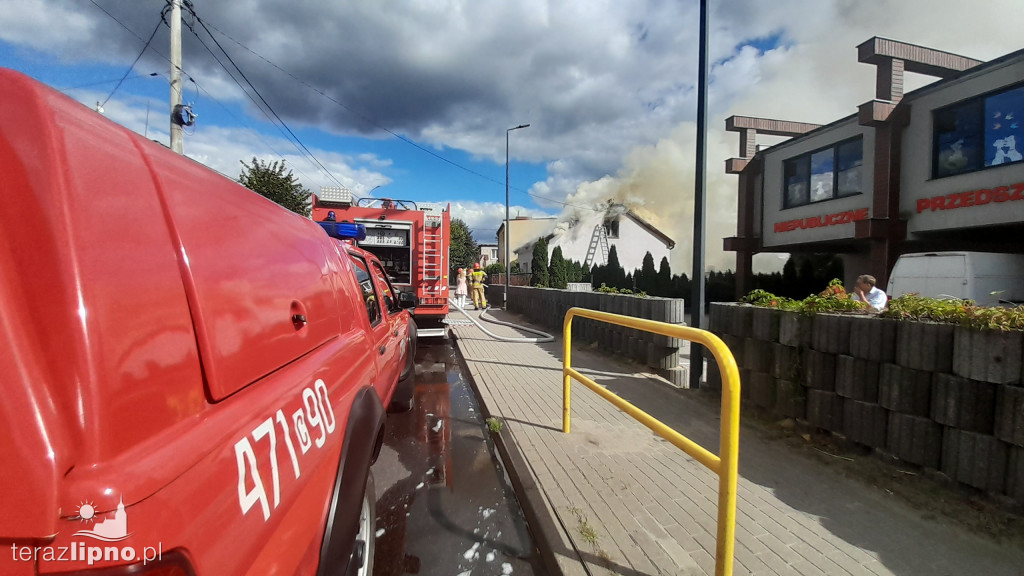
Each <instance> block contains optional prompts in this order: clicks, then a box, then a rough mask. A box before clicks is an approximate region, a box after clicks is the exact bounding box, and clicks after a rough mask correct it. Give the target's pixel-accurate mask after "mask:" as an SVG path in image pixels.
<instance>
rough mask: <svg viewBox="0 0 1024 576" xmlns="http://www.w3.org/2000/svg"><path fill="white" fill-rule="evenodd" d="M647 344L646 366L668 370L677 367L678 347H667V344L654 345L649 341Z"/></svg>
mask: <svg viewBox="0 0 1024 576" xmlns="http://www.w3.org/2000/svg"><path fill="white" fill-rule="evenodd" d="M646 344H647V366H650V367H651V368H662V369H665V370H668V369H670V368H678V367H679V349H678V348H669V347H667V346H656V345H654V344H651V343H649V342H648V343H646Z"/></svg>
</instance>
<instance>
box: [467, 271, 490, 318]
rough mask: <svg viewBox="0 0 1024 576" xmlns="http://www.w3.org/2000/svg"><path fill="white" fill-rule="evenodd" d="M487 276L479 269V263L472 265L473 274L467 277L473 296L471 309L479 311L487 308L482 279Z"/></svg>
mask: <svg viewBox="0 0 1024 576" xmlns="http://www.w3.org/2000/svg"><path fill="white" fill-rule="evenodd" d="M485 278H487V274H486V273H484V271H483V270H481V269H480V263H479V262H476V263H474V264H473V272H472V273H470V275H469V280H470V282H469V283H470V293H471V294H472V295H473V309H474V310H479V309H481V308H486V307H487V298H486V297H485V296H484V279H485Z"/></svg>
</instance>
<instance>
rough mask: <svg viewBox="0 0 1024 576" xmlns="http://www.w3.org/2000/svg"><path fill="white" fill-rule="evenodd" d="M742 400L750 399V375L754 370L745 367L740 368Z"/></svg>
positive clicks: (747, 400)
mask: <svg viewBox="0 0 1024 576" xmlns="http://www.w3.org/2000/svg"><path fill="white" fill-rule="evenodd" d="M739 372H740V400H743V401H744V402H749V401H750V376H751V374H752V372H751V371H750V370H747V369H745V368H740V370H739Z"/></svg>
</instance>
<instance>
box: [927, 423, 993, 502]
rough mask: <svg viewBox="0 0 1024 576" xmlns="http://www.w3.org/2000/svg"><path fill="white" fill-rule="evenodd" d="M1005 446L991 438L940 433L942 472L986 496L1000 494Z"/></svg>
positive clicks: (948, 431)
mask: <svg viewBox="0 0 1024 576" xmlns="http://www.w3.org/2000/svg"><path fill="white" fill-rule="evenodd" d="M1008 459H1009V446H1008V445H1007V444H1005V443H1003V442H1000V441H999V440H997V439H996V438H995V437H994V436H989V435H987V434H978V433H977V432H968V431H966V430H958V429H956V428H946V429H945V430H943V432H942V471H943V472H945V473H946V475H947V476H949V477H950V478H952V479H953V480H956V481H957V482H963V483H964V484H967V485H969V486H974V487H975V488H980V489H982V490H985V491H987V492H1003V490H1004V489H1005V487H1006V465H1007V462H1008Z"/></svg>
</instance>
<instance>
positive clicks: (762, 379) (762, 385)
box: [750, 372, 776, 410]
mask: <svg viewBox="0 0 1024 576" xmlns="http://www.w3.org/2000/svg"><path fill="white" fill-rule="evenodd" d="M775 382H776V380H775V378H772V375H771V374H766V373H764V372H752V373H751V374H750V401H751V402H752V403H753V404H754V406H758V407H760V408H764V409H766V410H771V409H772V408H774V407H775V385H776V384H775Z"/></svg>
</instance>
